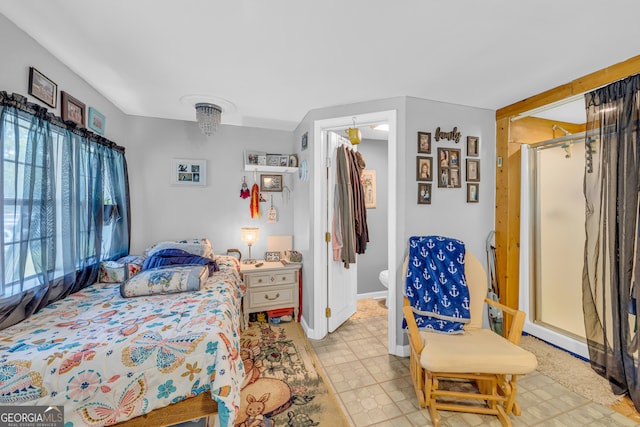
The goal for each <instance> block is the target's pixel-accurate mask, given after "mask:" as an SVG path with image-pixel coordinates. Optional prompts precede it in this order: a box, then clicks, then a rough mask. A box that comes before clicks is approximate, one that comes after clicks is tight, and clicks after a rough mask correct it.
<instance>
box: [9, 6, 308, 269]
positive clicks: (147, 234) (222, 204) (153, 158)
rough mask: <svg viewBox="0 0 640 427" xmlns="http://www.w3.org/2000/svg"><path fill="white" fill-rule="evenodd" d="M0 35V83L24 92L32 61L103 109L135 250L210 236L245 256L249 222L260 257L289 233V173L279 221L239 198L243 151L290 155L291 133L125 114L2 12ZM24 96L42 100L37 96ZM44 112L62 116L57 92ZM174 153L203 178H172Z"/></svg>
mask: <svg viewBox="0 0 640 427" xmlns="http://www.w3.org/2000/svg"><path fill="white" fill-rule="evenodd" d="M0 38H1V39H2V40H10V43H4V44H2V45H0V55H2V58H3V60H2V61H1V64H0V67H1V68H0V69H1V72H0V90H5V91H7V92H9V93H11V92H16V93H20V94H21V95H24V96H27V94H28V82H29V67H30V66H33V67H35V68H37V69H38V70H39V71H40V72H41V73H43V74H45V75H46V76H47V77H48V78H49V79H51V80H53V81H54V82H55V83H57V84H58V90H59V91H61V90H64V91H66V92H68V93H70V94H71V95H72V96H74V97H75V98H77V99H79V100H80V101H82V102H84V103H85V104H86V106H87V109H88V107H89V106H92V107H94V108H96V109H97V110H98V111H100V112H101V113H102V114H104V115H105V116H106V118H107V120H106V133H105V137H107V138H109V139H111V140H112V141H114V142H116V143H118V144H119V145H121V146H124V147H125V148H126V159H127V162H128V166H129V184H130V190H131V217H132V218H131V220H132V221H131V222H132V228H131V230H132V231H131V252H132V253H141V252H142V251H143V250H144V249H145V248H146V247H148V246H150V245H151V244H153V243H154V242H157V241H159V240H164V239H182V238H189V237H208V238H209V239H211V241H212V243H213V245H214V249H215V250H216V251H217V252H219V253H224V252H225V251H226V250H227V249H228V248H232V247H233V248H239V249H240V250H241V251H242V252H243V254H244V255H245V256H246V252H247V247H246V245H244V243H242V241H241V240H240V228H241V227H243V226H249V225H251V226H256V227H259V228H260V232H261V234H260V240H259V241H258V242H257V244H256V245H254V247H253V248H252V254H253V255H254V256H260V257H261V256H262V254H263V253H264V251H265V250H266V248H267V236H268V235H269V234H276V235H282V234H292V232H293V225H292V224H293V201H294V200H295V198H296V192H295V191H293V177H292V176H291V175H288V176H285V178H284V183H285V184H287V185H288V186H289V187H290V188H291V190H292V191H291V197H290V201H289V203H288V204H287V205H285V204H284V203H283V201H282V195H281V194H276V195H275V196H274V205H275V206H276V208H277V210H278V214H279V215H278V217H279V222H278V223H276V224H267V221H266V211H267V206H266V204H264V203H263V204H261V205H262V212H263V215H264V216H263V217H262V219H260V220H251V219H250V216H249V199H241V198H240V197H239V195H240V185H241V182H242V177H243V176H245V175H246V176H247V181H248V183H249V185H251V184H252V183H253V174H252V173H245V172H243V152H244V150H259V151H268V152H276V153H283V154H284V153H287V154H289V153H290V152H291V151H292V149H293V148H292V147H293V140H292V133H291V132H284V131H273V130H266V129H258V128H248V127H237V126H224V125H223V126H221V128H220V129H219V130H218V132H217V133H216V134H215V135H214V136H213V137H211V138H206V137H205V136H203V135H202V134H201V133H200V131H199V129H198V127H197V125H196V124H195V122H184V121H176V120H164V119H150V118H143V117H137V116H128V115H126V114H124V113H123V112H122V111H120V110H119V109H118V108H117V107H116V106H115V105H113V104H112V103H111V102H110V101H109V100H107V99H106V98H105V97H104V96H102V95H101V94H99V93H98V92H97V91H96V90H94V89H93V88H92V87H91V86H90V85H89V84H88V83H87V82H85V81H84V80H83V79H81V78H80V77H78V76H77V75H76V74H75V73H73V72H72V71H71V70H70V69H69V68H67V67H66V66H65V65H64V64H62V63H61V62H60V61H58V60H57V59H56V58H54V57H53V56H52V55H51V54H50V53H49V52H48V51H47V50H45V49H44V48H43V47H42V46H40V45H39V44H37V43H36V42H35V41H34V40H33V39H32V38H31V37H29V36H28V35H26V34H25V33H24V32H23V31H22V30H20V29H19V28H18V27H16V26H15V25H14V24H13V23H12V22H10V21H9V20H7V19H6V18H5V17H4V15H0ZM58 95H59V94H58ZM58 98H60V96H58ZM29 100H30V101H31V102H37V103H39V104H41V105H42V106H45V105H44V104H42V103H41V102H40V101H38V100H37V99H35V98H32V97H29ZM45 107H46V106H45ZM47 108H49V107H47ZM49 111H52V112H53V113H54V114H56V115H58V116H59V115H60V100H59V99H58V104H57V108H55V109H50V110H49ZM194 117H195V112H194ZM174 158H187V159H205V160H206V161H207V165H208V185H207V186H206V187H183V186H174V185H171V167H172V159H174ZM258 180H259V175H258ZM294 245H295V242H294Z"/></svg>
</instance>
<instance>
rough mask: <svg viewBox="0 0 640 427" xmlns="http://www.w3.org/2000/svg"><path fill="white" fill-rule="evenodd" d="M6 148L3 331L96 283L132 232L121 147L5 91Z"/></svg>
mask: <svg viewBox="0 0 640 427" xmlns="http://www.w3.org/2000/svg"><path fill="white" fill-rule="evenodd" d="M0 147H2V152H3V161H2V163H1V165H2V168H1V169H0V170H1V171H2V181H3V186H2V199H3V209H4V213H3V215H4V216H3V224H4V234H3V236H2V237H1V239H2V240H1V243H2V244H1V249H2V257H0V263H1V264H0V267H1V273H2V288H1V289H0V290H1V294H0V329H1V328H4V327H7V326H10V325H12V324H15V323H18V322H20V321H22V320H24V319H25V318H27V317H29V316H30V315H31V314H33V313H34V312H36V311H37V310H39V309H40V308H42V307H45V306H46V305H48V304H49V303H51V302H54V301H56V300H58V299H61V298H64V297H66V296H67V295H69V294H71V293H73V292H76V291H78V290H80V289H82V288H84V287H86V286H89V285H91V284H92V283H94V282H95V281H96V278H97V275H98V269H99V265H100V262H101V261H103V260H107V259H115V258H118V257H120V256H123V255H126V254H127V253H128V252H129V232H130V229H129V188H128V179H127V167H126V160H125V157H124V149H123V148H122V147H119V146H117V145H116V144H114V143H113V142H111V141H108V140H106V139H104V138H102V137H100V136H98V135H95V134H93V133H91V132H89V131H87V130H85V129H76V128H75V125H74V124H73V123H69V122H67V123H65V122H63V121H62V120H61V119H59V118H57V117H54V116H53V115H51V114H48V113H47V110H46V109H44V108H42V107H39V106H37V105H35V104H30V103H27V102H26V99H25V98H24V97H22V96H20V95H16V94H13V95H8V94H7V93H5V92H0ZM107 206H108V209H107V208H106V207H107Z"/></svg>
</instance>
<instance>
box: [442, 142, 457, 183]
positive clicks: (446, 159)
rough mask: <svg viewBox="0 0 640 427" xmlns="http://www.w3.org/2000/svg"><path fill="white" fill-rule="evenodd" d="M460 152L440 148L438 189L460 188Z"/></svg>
mask: <svg viewBox="0 0 640 427" xmlns="http://www.w3.org/2000/svg"><path fill="white" fill-rule="evenodd" d="M460 179H461V177H460V150H459V149H449V148H438V187H440V188H460V187H462V184H461V182H460Z"/></svg>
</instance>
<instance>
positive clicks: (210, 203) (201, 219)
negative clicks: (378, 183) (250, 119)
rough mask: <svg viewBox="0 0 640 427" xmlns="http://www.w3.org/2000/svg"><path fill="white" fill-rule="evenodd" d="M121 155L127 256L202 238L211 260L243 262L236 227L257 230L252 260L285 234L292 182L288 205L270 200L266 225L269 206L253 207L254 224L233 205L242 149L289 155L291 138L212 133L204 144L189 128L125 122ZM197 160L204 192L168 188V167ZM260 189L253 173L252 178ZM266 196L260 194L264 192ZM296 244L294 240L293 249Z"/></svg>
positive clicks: (287, 180)
mask: <svg viewBox="0 0 640 427" xmlns="http://www.w3.org/2000/svg"><path fill="white" fill-rule="evenodd" d="M129 135H130V139H131V140H132V141H135V143H133V144H131V146H130V147H128V149H127V161H128V163H129V181H130V189H131V206H132V221H131V222H132V230H133V232H132V242H131V251H132V253H141V252H142V251H143V250H144V248H146V247H148V246H149V245H151V244H152V243H154V242H157V241H160V240H165V239H183V238H190V237H208V238H209V239H210V240H211V242H212V243H213V245H214V250H215V251H216V252H217V253H225V252H226V250H227V249H229V248H238V249H240V250H241V251H242V254H243V256H244V257H247V246H246V245H245V244H244V243H243V242H242V241H241V240H240V228H241V227H243V226H252V227H259V228H260V240H259V241H258V242H257V243H256V244H255V245H254V246H253V247H252V249H251V252H252V256H253V257H254V258H261V257H262V256H263V254H264V251H266V249H267V236H269V235H291V234H292V233H293V201H294V200H295V198H296V197H297V195H298V194H297V192H296V191H295V189H294V188H293V185H292V184H293V176H292V175H291V174H287V175H284V184H285V185H287V186H288V187H289V188H290V189H291V192H290V200H289V202H288V204H285V203H284V201H283V194H282V193H271V194H273V195H274V197H273V199H274V206H275V207H276V209H277V211H278V222H277V223H275V224H267V216H266V213H267V209H268V208H269V206H270V203H261V204H260V208H261V213H262V216H261V219H251V217H250V213H249V200H250V199H242V198H240V188H241V184H242V177H243V176H246V178H247V183H248V185H249V188H251V185H252V184H253V182H254V174H253V173H252V172H244V169H243V152H244V151H245V150H254V151H266V152H269V153H280V154H290V153H291V151H292V145H293V143H292V134H291V132H285V131H278V130H267V129H258V128H248V127H239V126H224V125H222V126H220V128H219V129H218V131H217V132H216V133H215V134H214V135H213V136H211V137H209V138H207V137H205V136H204V135H203V134H202V133H201V132H200V130H199V129H198V126H197V125H196V123H195V122H184V121H177V120H165V119H150V118H142V117H132V118H131V120H130V127H129ZM175 158H183V159H204V160H206V162H207V185H206V186H203V187H200V186H177V185H174V184H172V160H173V159H175ZM256 178H257V182H258V185H259V184H260V174H257V176H256ZM265 194H267V193H265ZM295 244H296V242H295V241H294V245H295Z"/></svg>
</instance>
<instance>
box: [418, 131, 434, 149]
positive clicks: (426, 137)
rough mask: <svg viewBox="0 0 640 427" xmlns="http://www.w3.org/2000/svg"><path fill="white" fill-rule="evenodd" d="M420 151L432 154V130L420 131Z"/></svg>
mask: <svg viewBox="0 0 640 427" xmlns="http://www.w3.org/2000/svg"><path fill="white" fill-rule="evenodd" d="M418 153H423V154H431V133H430V132H418Z"/></svg>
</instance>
